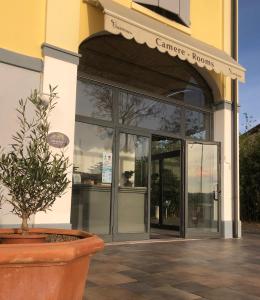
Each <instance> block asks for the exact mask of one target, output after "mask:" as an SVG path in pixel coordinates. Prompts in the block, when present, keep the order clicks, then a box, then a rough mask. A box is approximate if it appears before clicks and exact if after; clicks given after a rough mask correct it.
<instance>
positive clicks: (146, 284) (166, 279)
mask: <svg viewBox="0 0 260 300" xmlns="http://www.w3.org/2000/svg"><path fill="white" fill-rule="evenodd" d="M84 299H86V300H103V299H104V300H130V299H131V300H139V299H140V300H157V299H158V300H159V299H163V300H168V299H171V300H172V299H174V300H178V299H183V300H184V299H185V300H186V299H187V300H192V299H209V300H211V299H212V300H222V299H223V300H229V299H230V300H231V299H232V300H233V299H234V300H241V299H246V300H251V299H252V300H253V299H259V300H260V234H254V233H246V234H245V235H244V237H243V239H240V240H232V239H230V240H222V239H211V240H188V241H187V240H184V241H183V240H179V241H174V240H173V241H169V242H165V243H158V242H157V243H144V244H140V243H138V244H126V245H109V246H106V248H105V250H104V251H103V253H101V254H97V255H96V256H94V257H93V259H92V262H91V267H90V275H89V280H88V283H87V288H86V293H85V298H84Z"/></svg>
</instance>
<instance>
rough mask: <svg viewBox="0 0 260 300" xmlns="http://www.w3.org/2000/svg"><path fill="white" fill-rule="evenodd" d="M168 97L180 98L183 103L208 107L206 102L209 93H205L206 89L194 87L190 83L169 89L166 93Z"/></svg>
mask: <svg viewBox="0 0 260 300" xmlns="http://www.w3.org/2000/svg"><path fill="white" fill-rule="evenodd" d="M166 96H167V97H168V98H173V99H177V100H181V101H183V102H184V103H187V104H190V105H193V106H197V107H209V106H210V103H209V102H208V101H209V99H210V98H211V97H210V95H208V94H206V91H205V90H203V89H201V88H200V87H196V86H194V85H190V84H187V83H186V84H183V87H181V88H180V87H178V88H176V87H175V88H174V89H172V90H170V91H169V92H168V93H167V95H166Z"/></svg>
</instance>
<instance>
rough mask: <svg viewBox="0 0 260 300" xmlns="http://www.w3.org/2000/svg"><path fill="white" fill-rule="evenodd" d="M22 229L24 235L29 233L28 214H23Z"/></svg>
mask: <svg viewBox="0 0 260 300" xmlns="http://www.w3.org/2000/svg"><path fill="white" fill-rule="evenodd" d="M21 229H22V235H26V234H28V231H29V227H28V217H27V216H22V225H21Z"/></svg>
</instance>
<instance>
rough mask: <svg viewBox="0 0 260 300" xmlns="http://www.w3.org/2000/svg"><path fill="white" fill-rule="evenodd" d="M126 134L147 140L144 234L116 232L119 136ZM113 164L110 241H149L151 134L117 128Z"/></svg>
mask: <svg viewBox="0 0 260 300" xmlns="http://www.w3.org/2000/svg"><path fill="white" fill-rule="evenodd" d="M122 133H126V134H131V135H136V136H142V137H146V138H148V143H149V144H148V174H147V176H148V180H147V184H148V186H147V200H146V209H145V216H144V219H145V228H146V232H144V233H119V232H118V194H119V193H118V191H119V155H120V153H119V152H120V149H119V148H120V134H122ZM114 156H115V160H114V161H115V164H114V185H113V192H112V194H113V197H112V211H113V219H112V221H113V223H111V225H112V226H111V237H112V241H131V240H147V239H150V190H151V134H150V133H147V131H145V130H142V129H129V128H124V127H121V126H117V127H116V130H115V155H114Z"/></svg>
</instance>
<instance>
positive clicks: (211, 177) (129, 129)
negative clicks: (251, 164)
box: [0, 0, 245, 240]
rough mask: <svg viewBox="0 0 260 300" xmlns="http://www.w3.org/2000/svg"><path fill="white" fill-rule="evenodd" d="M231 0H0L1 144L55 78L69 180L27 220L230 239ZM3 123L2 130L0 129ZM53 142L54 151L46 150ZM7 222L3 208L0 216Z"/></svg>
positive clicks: (111, 233) (234, 219)
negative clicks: (20, 106) (33, 96)
mask: <svg viewBox="0 0 260 300" xmlns="http://www.w3.org/2000/svg"><path fill="white" fill-rule="evenodd" d="M237 6H238V4H237V1H236V0H225V1H224V0H212V1H208V0H196V1H195V0H181V1H179V0H178V1H169V0H147V1H145V0H139V1H138V0H136V1H131V0H69V1H61V0H55V1H53V0H39V1H34V0H28V1H26V2H21V1H17V0H15V1H14V2H13V3H12V5H10V3H9V1H7V0H4V1H2V2H1V18H0V23H1V27H0V32H1V44H0V77H1V83H2V84H1V89H0V96H1V103H2V104H3V105H2V109H1V112H0V114H1V118H0V122H1V128H2V130H1V133H0V141H1V145H2V146H6V145H8V143H10V141H11V140H10V137H11V135H12V133H13V132H14V131H15V129H16V112H15V108H16V106H17V102H18V100H19V98H21V97H26V96H28V95H29V93H30V91H31V90H32V89H35V88H37V89H39V90H41V91H42V92H43V93H48V87H49V84H51V85H52V86H56V85H57V86H58V93H59V98H58V104H57V107H56V110H55V113H53V114H52V116H51V120H50V121H51V131H52V132H61V133H63V134H65V135H66V136H67V137H68V138H69V141H70V143H69V145H68V146H67V148H66V150H65V151H66V153H67V155H68V156H69V158H70V161H71V163H72V167H71V172H70V173H71V186H70V187H69V189H68V191H67V193H66V194H65V195H64V196H63V197H62V198H61V199H58V200H57V201H56V203H55V205H54V207H53V209H52V211H50V212H48V213H47V214H44V213H39V214H37V215H35V216H34V218H32V220H31V223H32V225H37V226H42V227H45V226H55V227H64V228H68V227H72V228H79V229H84V230H88V231H91V232H94V233H97V234H99V235H101V236H103V237H104V238H105V239H106V240H133V239H134V240H136V239H148V238H150V236H151V232H153V230H154V228H156V229H158V228H159V229H162V230H163V229H167V230H170V231H172V232H176V233H177V234H178V235H179V236H181V237H189V236H196V237H197V236H200V237H201V236H202V237H203V236H206V237H211V236H213V237H217V236H219V237H225V238H231V237H240V235H241V229H240V221H239V192H238V190H239V189H238V185H239V182H238V150H237V144H238V139H237V136H238V126H237V119H238V92H237V89H238V81H244V77H245V70H244V69H243V67H241V66H240V65H239V64H238V63H237V23H238V22H237V15H238V13H237V9H238V8H237ZM7 124H8V126H7ZM54 150H55V149H54ZM17 222H18V220H17V219H16V218H15V217H14V216H12V215H11V214H9V207H8V206H5V207H3V209H2V211H1V217H0V226H14V225H15V224H17Z"/></svg>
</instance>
